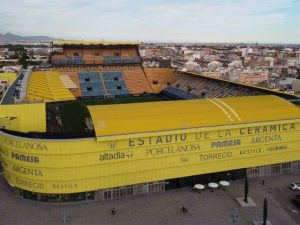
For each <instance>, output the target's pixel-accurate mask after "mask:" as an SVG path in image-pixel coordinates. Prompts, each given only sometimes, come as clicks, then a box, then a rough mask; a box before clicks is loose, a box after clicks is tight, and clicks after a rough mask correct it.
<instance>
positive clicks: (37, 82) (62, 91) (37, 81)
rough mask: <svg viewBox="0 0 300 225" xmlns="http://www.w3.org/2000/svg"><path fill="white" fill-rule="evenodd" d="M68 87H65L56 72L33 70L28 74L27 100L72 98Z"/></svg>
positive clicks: (48, 100) (43, 100)
mask: <svg viewBox="0 0 300 225" xmlns="http://www.w3.org/2000/svg"><path fill="white" fill-rule="evenodd" d="M74 99H75V97H74V96H73V95H72V93H71V92H70V90H69V89H67V88H66V87H65V86H64V85H63V83H62V81H61V79H60V75H59V73H58V72H52V71H47V72H43V71H42V72H33V73H32V74H31V76H30V80H29V85H28V92H27V100H28V101H33V102H39V101H42V102H50V101H61V100H74Z"/></svg>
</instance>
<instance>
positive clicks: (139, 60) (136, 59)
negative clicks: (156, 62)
mask: <svg viewBox="0 0 300 225" xmlns="http://www.w3.org/2000/svg"><path fill="white" fill-rule="evenodd" d="M131 60H132V63H135V64H138V63H141V59H140V58H139V57H138V56H134V57H132V58H131Z"/></svg>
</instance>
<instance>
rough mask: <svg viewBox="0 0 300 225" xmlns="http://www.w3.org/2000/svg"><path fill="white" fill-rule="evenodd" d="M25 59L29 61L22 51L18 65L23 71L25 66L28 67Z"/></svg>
mask: <svg viewBox="0 0 300 225" xmlns="http://www.w3.org/2000/svg"><path fill="white" fill-rule="evenodd" d="M27 59H29V57H28V56H27V54H26V52H25V51H24V52H23V53H22V56H21V58H20V59H19V63H20V64H21V65H22V66H23V68H24V69H27V66H28V62H27Z"/></svg>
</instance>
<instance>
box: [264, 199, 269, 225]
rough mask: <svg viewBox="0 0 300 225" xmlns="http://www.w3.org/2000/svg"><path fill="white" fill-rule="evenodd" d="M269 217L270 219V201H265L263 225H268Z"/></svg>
mask: <svg viewBox="0 0 300 225" xmlns="http://www.w3.org/2000/svg"><path fill="white" fill-rule="evenodd" d="M267 217H268V200H267V199H266V198H265V199H264V211H263V225H267Z"/></svg>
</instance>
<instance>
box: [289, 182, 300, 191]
mask: <svg viewBox="0 0 300 225" xmlns="http://www.w3.org/2000/svg"><path fill="white" fill-rule="evenodd" d="M290 188H291V189H292V190H294V191H296V190H300V183H291V184H290Z"/></svg>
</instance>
